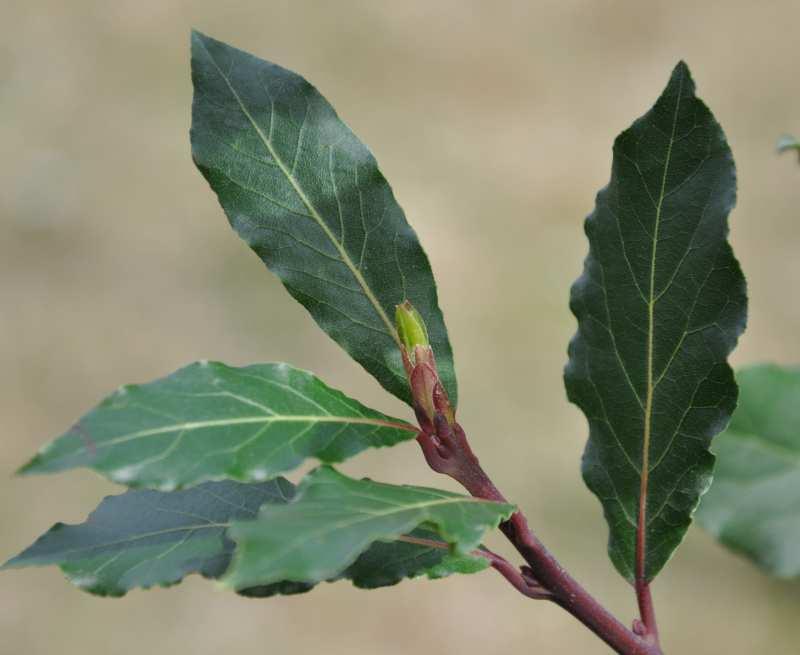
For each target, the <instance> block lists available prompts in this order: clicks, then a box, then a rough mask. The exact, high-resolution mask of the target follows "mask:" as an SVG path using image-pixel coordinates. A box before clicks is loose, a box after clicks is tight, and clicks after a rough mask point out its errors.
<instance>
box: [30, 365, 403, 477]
mask: <svg viewBox="0 0 800 655" xmlns="http://www.w3.org/2000/svg"><path fill="white" fill-rule="evenodd" d="M415 436H416V430H415V428H413V427H412V426H411V425H409V424H407V423H404V422H402V421H399V420H397V419H393V418H390V417H388V416H386V415H384V414H381V413H380V412H376V411H374V410H371V409H368V408H367V407H364V406H363V405H362V404H361V403H359V402H357V401H355V400H352V399H351V398H348V397H347V396H345V395H344V394H342V393H341V392H339V391H336V390H335V389H331V388H330V387H328V386H326V385H325V384H324V383H323V382H321V381H320V380H319V379H318V378H316V377H314V376H313V375H311V374H310V373H308V372H306V371H301V370H298V369H295V368H292V367H291V366H288V365H287V364H255V365H253V366H246V367H244V368H233V367H230V366H226V365H225V364H220V363H218V362H200V363H196V364H192V365H190V366H187V367H186V368H183V369H180V370H179V371H177V372H175V373H173V374H172V375H170V376H168V377H166V378H163V379H161V380H156V381H155V382H151V383H150V384H145V385H141V386H137V385H131V386H125V387H121V388H120V389H119V390H118V391H117V392H115V393H113V394H112V395H111V396H109V397H108V398H106V399H105V400H104V401H103V402H101V403H100V405H98V406H97V407H96V408H95V409H93V410H92V411H90V412H89V413H88V414H86V415H85V416H84V417H83V418H81V419H80V420H79V421H78V423H77V424H76V425H75V426H74V427H73V428H72V429H70V430H69V431H68V432H67V433H66V434H64V435H63V436H61V437H59V438H58V439H56V440H55V441H53V442H51V443H49V444H47V445H46V446H45V447H44V448H42V450H41V451H40V452H39V454H38V455H36V456H35V457H34V458H33V459H32V460H31V461H30V462H29V463H28V464H26V465H25V466H24V467H23V468H22V469H21V472H23V473H52V472H55V471H61V470H64V469H69V468H74V467H78V466H86V467H89V468H92V469H94V470H95V471H98V472H100V473H102V474H103V475H106V476H107V477H108V478H110V479H111V480H113V481H115V482H119V483H122V484H126V485H128V486H131V487H137V486H147V487H157V488H160V489H162V490H165V491H168V490H171V489H175V488H178V487H182V486H186V485H190V484H196V483H198V482H202V481H204V480H212V479H220V478H233V479H235V480H241V481H247V482H250V481H263V480H267V479H269V478H272V477H275V476H276V475H278V474H279V473H283V472H285V471H290V470H292V469H294V468H296V467H297V466H299V465H300V464H302V463H303V462H304V461H305V460H306V459H308V458H311V457H313V458H316V459H318V460H320V461H322V462H341V461H343V460H345V459H347V458H348V457H351V456H353V455H355V454H356V453H359V452H361V451H362V450H364V449H365V448H377V447H381V446H392V445H394V444H396V443H399V442H401V441H405V440H408V439H413V438H414V437H415Z"/></svg>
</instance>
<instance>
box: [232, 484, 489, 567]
mask: <svg viewBox="0 0 800 655" xmlns="http://www.w3.org/2000/svg"><path fill="white" fill-rule="evenodd" d="M300 500H301V499H297V500H296V501H295V503H297V502H299V501H300ZM379 500H383V501H384V502H385V499H379ZM450 503H483V504H486V505H497V504H498V503H495V502H494V501H487V500H483V499H480V498H470V497H468V496H458V497H455V498H439V499H437V500H426V501H423V502H419V503H412V504H410V505H403V506H398V507H392V508H391V509H388V510H383V511H380V512H368V511H366V510H364V509H363V508H358V511H359V512H361V513H362V516H358V517H356V518H354V519H351V520H348V521H341V522H338V523H334V524H328V525H325V526H323V527H322V528H321V529H319V530H315V531H314V532H311V533H310V534H304V535H303V536H302V537H300V538H299V539H295V540H293V541H291V542H289V543H288V544H286V545H285V546H284V547H283V548H281V549H280V550H278V551H277V552H276V553H273V554H272V558H273V559H279V558H281V557H283V556H284V555H286V553H287V552H290V551H291V550H293V549H294V548H296V547H297V546H298V545H299V544H301V543H304V542H307V541H308V540H310V539H316V538H319V537H321V536H323V535H325V534H328V533H333V532H337V531H340V530H344V529H347V528H351V527H353V526H355V525H358V524H359V523H364V522H366V521H371V520H375V519H376V518H383V517H386V516H391V515H392V514H402V513H404V512H412V511H414V510H421V509H427V508H429V507H433V506H436V505H447V504H450ZM363 514H366V516H364V515H363ZM425 519H428V520H430V517H420V523H424V521H425ZM418 525H419V524H418ZM440 528H441V526H440ZM388 538H389V539H396V538H397V537H396V536H394V535H389V537H388ZM371 543H372V542H371ZM240 547H242V546H241V544H240ZM242 549H244V548H243V547H242ZM353 561H355V560H353ZM351 563H352V562H348V564H347V566H349V565H350V564H351Z"/></svg>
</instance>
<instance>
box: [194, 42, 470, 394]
mask: <svg viewBox="0 0 800 655" xmlns="http://www.w3.org/2000/svg"><path fill="white" fill-rule="evenodd" d="M192 80H193V83H194V102H193V105H192V132H191V137H192V155H193V157H194V161H195V163H196V164H197V166H198V168H199V169H200V170H201V171H202V173H203V175H204V176H205V178H206V180H208V182H209V184H210V185H211V187H212V189H213V190H214V191H215V192H216V194H217V196H218V198H219V201H220V204H221V205H222V207H223V209H224V210H225V213H226V214H227V216H228V219H229V221H230V223H231V225H232V226H233V228H234V229H235V230H236V231H237V232H238V233H239V235H240V236H241V237H242V238H243V239H244V240H245V241H246V242H247V243H248V245H249V246H250V247H251V248H252V249H253V250H254V251H255V252H256V254H257V255H258V256H259V257H260V258H261V259H262V260H263V262H264V263H265V264H266V265H267V266H268V267H269V269H270V270H272V271H273V272H274V273H275V274H276V275H277V276H278V277H279V278H280V279H281V281H282V282H283V284H284V286H285V287H286V289H287V290H288V291H289V293H290V294H292V296H293V297H294V298H295V299H296V300H298V301H299V302H300V303H302V304H303V305H304V306H305V307H306V309H307V310H308V311H309V312H310V313H311V315H312V316H313V317H314V320H316V322H317V323H318V324H319V325H320V326H321V327H322V329H323V330H325V331H326V332H327V333H328V334H329V335H330V336H331V337H332V338H333V339H334V340H336V341H337V342H338V343H339V344H340V345H341V346H342V347H343V348H344V349H345V350H346V351H347V352H348V353H349V354H350V355H351V356H352V357H353V358H354V359H355V360H356V361H358V362H359V363H360V364H361V365H362V366H363V367H364V368H365V369H366V370H367V371H369V372H370V373H371V374H372V375H374V376H375V378H377V380H378V381H379V382H380V383H381V384H382V385H383V386H384V387H385V388H386V389H387V390H388V391H390V392H391V393H393V394H394V395H396V396H397V397H399V398H401V399H402V400H404V401H406V402H408V403H410V402H411V395H410V392H409V388H408V383H407V381H406V375H405V371H404V369H403V363H402V359H401V355H400V350H399V346H400V342H399V339H398V335H397V331H396V330H395V327H394V323H393V322H392V317H393V316H394V310H395V306H396V305H398V304H400V303H402V302H403V301H404V300H406V299H408V300H410V301H411V302H412V303H413V304H414V306H415V307H416V308H417V309H418V310H419V312H420V313H421V314H422V316H423V318H424V319H425V322H426V323H427V326H428V331H429V334H430V340H431V345H432V346H433V349H434V352H435V353H436V360H437V363H438V366H439V373H440V375H441V379H442V383H443V384H444V386H445V389H446V390H447V392H448V394H449V396H450V400H451V402H452V403H453V405H455V404H456V395H457V390H456V380H455V372H454V369H453V355H452V350H451V348H450V342H449V340H448V338H447V329H446V328H445V324H444V319H443V318H442V313H441V310H440V309H439V306H438V301H437V295H436V285H435V283H434V280H433V274H432V273H431V268H430V264H429V263H428V258H427V256H426V255H425V252H424V251H423V250H422V247H421V246H420V244H419V241H418V240H417V236H416V234H415V233H414V230H413V229H412V228H411V227H410V226H409V224H408V223H407V222H406V219H405V216H404V214H403V210H402V209H401V208H400V206H399V205H398V204H397V201H396V200H395V198H394V195H393V194H392V190H391V188H390V187H389V184H388V183H387V182H386V179H385V178H384V177H383V175H382V174H381V172H380V170H378V166H377V163H376V161H375V158H374V157H373V156H372V153H370V151H369V150H368V149H367V148H366V146H364V144H362V143H361V142H360V141H359V140H358V139H357V138H356V136H355V135H354V134H353V133H352V132H351V131H350V129H349V128H348V127H347V126H346V125H345V124H344V123H343V122H342V121H341V119H339V117H338V116H337V115H336V112H335V111H334V109H333V107H331V106H330V104H328V102H327V101H326V100H325V98H323V97H322V96H321V95H320V94H319V92H318V91H317V90H316V89H315V88H314V87H313V86H311V85H310V84H309V83H308V82H307V81H306V80H304V79H303V78H302V77H300V76H299V75H296V74H295V73H292V72H290V71H288V70H285V69H283V68H281V67H279V66H276V65H275V64H271V63H269V62H267V61H264V60H262V59H258V58H256V57H254V56H252V55H250V54H248V53H246V52H242V51H241V50H237V49H236V48H232V47H230V46H229V45H226V44H225V43H221V42H220V41H216V40H214V39H211V38H209V37H207V36H205V35H203V34H200V33H199V32H194V33H193V34H192Z"/></svg>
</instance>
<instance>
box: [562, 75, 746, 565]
mask: <svg viewBox="0 0 800 655" xmlns="http://www.w3.org/2000/svg"><path fill="white" fill-rule="evenodd" d="M734 203H735V169H734V165H733V158H732V155H731V153H730V148H729V147H728V145H727V143H726V141H725V137H724V134H723V132H722V130H721V128H720V127H719V125H718V123H717V122H716V120H715V119H714V117H713V115H712V114H711V112H710V111H709V110H708V108H707V107H706V106H705V104H704V103H703V102H702V101H701V100H699V99H698V98H697V97H696V95H695V94H694V83H693V81H692V79H691V75H690V73H689V70H688V67H686V65H685V64H684V63H683V62H681V63H680V64H678V66H677V67H676V68H675V70H674V71H673V74H672V76H671V78H670V82H669V84H668V85H667V87H666V89H665V90H664V92H663V94H662V95H661V97H660V98H659V100H658V101H657V102H656V104H655V105H654V107H653V109H651V110H650V111H649V112H648V113H647V114H645V116H643V117H642V118H640V119H639V120H637V121H636V122H635V123H634V124H633V125H632V126H631V127H630V128H629V129H628V130H625V131H624V132H623V133H622V134H621V135H620V136H619V137H618V138H617V139H616V141H615V143H614V158H613V164H612V175H611V181H610V183H609V185H608V186H607V187H606V188H605V189H603V190H602V191H601V192H600V193H599V194H598V196H597V204H596V208H595V210H594V212H593V213H592V214H591V215H590V216H589V217H588V218H587V220H586V234H587V236H588V238H589V244H590V248H589V255H588V256H587V259H586V261H585V266H584V273H583V275H582V276H581V277H580V278H579V279H578V280H577V281H576V283H575V284H574V285H573V288H572V292H571V298H570V307H571V309H572V311H573V313H574V314H575V316H576V318H577V319H578V332H577V333H576V335H575V337H574V338H573V340H572V341H571V342H570V348H569V362H568V364H567V367H566V369H565V384H566V387H567V393H568V396H569V399H570V400H571V401H572V402H574V403H575V404H577V405H578V406H579V407H580V408H581V409H582V410H583V412H584V414H586V416H587V419H588V421H589V428H590V435H589V440H588V442H587V446H586V450H585V453H584V458H583V476H584V480H585V482H586V484H587V486H588V487H589V488H590V489H591V490H592V491H593V492H594V493H595V494H596V495H597V496H598V497H599V498H600V500H601V503H602V504H603V508H604V512H605V515H606V519H607V521H608V523H609V528H610V529H609V555H610V557H611V559H612V561H613V562H614V564H615V566H616V568H617V569H618V571H619V572H620V573H621V574H622V575H623V576H624V577H626V578H628V579H629V580H633V579H634V578H639V579H643V580H651V579H652V578H653V577H655V575H656V574H657V573H658V571H659V570H660V569H661V568H662V567H663V566H664V564H665V563H666V562H667V560H668V559H669V557H670V556H671V554H672V552H673V551H674V549H675V548H676V547H677V546H678V544H679V543H680V541H681V539H682V538H683V535H684V534H685V532H686V529H687V528H688V525H689V523H690V521H691V514H692V512H693V510H694V508H695V507H696V505H697V502H698V501H699V497H700V495H701V494H702V492H703V491H704V490H705V488H706V487H707V485H708V483H709V480H710V474H711V468H712V465H713V458H712V457H711V455H710V453H709V452H708V445H709V443H710V440H711V438H712V437H713V436H714V435H715V434H716V433H717V432H719V431H720V430H721V429H722V428H723V427H724V425H725V423H726V422H727V420H728V418H729V417H730V414H731V412H732V411H733V408H734V407H735V403H736V386H735V382H734V380H733V375H732V371H731V369H730V367H729V366H728V364H727V361H726V359H727V355H728V354H729V352H730V351H731V350H732V349H733V347H734V346H735V344H736V341H737V339H738V336H739V334H740V333H741V332H742V330H743V329H744V324H745V316H746V294H745V287H744V277H743V276H742V274H741V271H740V269H739V266H738V262H737V261H736V259H735V257H734V256H733V253H732V250H731V248H730V246H729V244H728V242H727V240H726V237H727V232H728V226H727V215H728V213H729V212H730V210H731V209H732V207H733V205H734ZM640 524H641V526H642V527H641V530H639V526H640ZM637 532H638V533H639V534H638V537H637ZM637 544H639V547H640V551H639V552H640V554H639V556H637Z"/></svg>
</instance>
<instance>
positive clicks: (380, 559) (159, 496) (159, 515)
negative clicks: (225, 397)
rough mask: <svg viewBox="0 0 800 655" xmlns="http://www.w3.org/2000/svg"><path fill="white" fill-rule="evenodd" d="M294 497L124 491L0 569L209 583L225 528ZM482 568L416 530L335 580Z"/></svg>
mask: <svg viewBox="0 0 800 655" xmlns="http://www.w3.org/2000/svg"><path fill="white" fill-rule="evenodd" d="M294 493H295V489H294V485H292V483H291V482H289V481H288V480H285V479H284V478H276V479H275V480H270V481H269V482H261V483H254V484H242V483H239V482H232V481H228V480H226V481H222V482H206V483H203V484H201V485H198V486H196V487H192V488H191V489H187V490H182V491H172V492H162V491H151V490H135V491H128V492H127V493H124V494H122V495H120V496H109V497H108V498H106V499H105V500H103V502H102V503H100V506H99V507H98V508H97V509H96V510H95V511H94V512H92V514H91V515H90V516H89V518H88V519H87V521H86V522H85V523H82V524H80V525H64V524H63V523H58V524H56V525H55V526H53V527H52V528H51V529H50V530H49V531H48V532H47V533H46V534H44V535H43V536H42V537H40V538H39V539H38V540H37V541H36V543H34V544H33V545H32V546H30V547H29V548H27V549H26V550H24V551H23V552H22V553H21V554H19V555H18V556H17V557H15V558H13V559H12V560H10V561H9V562H8V563H6V564H5V566H4V567H3V568H4V569H11V568H20V567H25V566H41V565H46V564H58V565H60V566H61V568H62V570H63V571H64V573H65V574H66V575H67V578H68V579H69V580H70V582H72V583H73V584H75V585H77V586H78V587H81V588H82V589H85V590H86V591H89V592H91V593H94V594H99V595H102V596H122V595H123V594H125V593H126V592H128V591H130V590H131V589H133V588H135V587H143V588H148V587H152V586H154V585H160V586H169V585H172V584H176V583H178V582H180V581H181V580H182V579H183V578H184V577H185V576H186V575H188V574H190V573H200V574H202V575H203V576H205V577H207V578H217V577H219V576H220V575H221V574H222V573H223V572H224V571H225V569H226V568H227V567H228V564H229V563H230V558H231V554H232V553H233V549H234V544H233V542H232V541H230V540H229V539H227V538H226V536H225V531H226V529H227V528H228V526H229V525H230V522H231V521H232V520H237V519H238V520H241V519H253V518H255V517H256V515H257V512H258V509H259V507H261V506H262V505H263V504H271V505H281V504H284V503H286V502H288V501H289V500H290V499H291V498H292V497H293V496H294ZM488 564H489V562H488V560H487V559H485V558H482V557H477V558H475V557H467V556H463V557H459V556H458V555H455V554H451V553H449V552H448V550H447V544H445V543H443V542H442V541H441V540H439V539H438V537H437V535H436V534H435V533H433V532H431V531H429V530H416V531H414V532H412V533H410V534H408V535H401V536H400V537H398V538H397V539H396V540H395V541H392V542H376V543H374V544H372V545H371V546H370V547H369V549H368V550H367V551H366V552H364V553H363V554H362V555H361V556H360V557H359V558H358V559H357V560H356V561H355V562H354V563H353V564H352V565H351V566H350V568H349V569H348V570H347V571H345V572H344V573H343V574H341V575H339V576H337V577H336V578H335V579H348V580H352V581H353V584H355V585H356V586H358V587H364V588H375V587H382V586H386V585H392V584H396V583H397V582H399V581H400V580H402V579H403V578H406V577H415V576H418V575H427V576H428V577H430V578H437V577H443V576H446V575H449V574H450V573H473V572H476V571H480V570H482V569H484V568H486V567H487V566H488ZM313 587H314V583H307V582H290V581H285V580H281V581H278V582H275V583H273V584H270V585H266V586H258V587H252V588H247V589H243V590H242V591H241V593H242V594H243V595H246V596H251V597H258V598H265V597H268V596H274V595H276V594H297V593H303V592H305V591H309V590H310V589H312V588H313Z"/></svg>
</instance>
